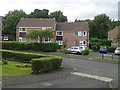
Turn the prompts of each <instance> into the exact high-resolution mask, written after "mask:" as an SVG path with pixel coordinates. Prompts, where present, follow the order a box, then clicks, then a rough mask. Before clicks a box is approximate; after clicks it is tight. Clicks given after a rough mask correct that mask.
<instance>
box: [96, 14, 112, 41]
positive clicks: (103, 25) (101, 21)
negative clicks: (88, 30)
mask: <svg viewBox="0 0 120 90" xmlns="http://www.w3.org/2000/svg"><path fill="white" fill-rule="evenodd" d="M109 22H110V19H109V17H108V16H107V15H106V14H100V15H97V16H95V18H94V23H95V24H96V32H98V38H99V39H104V38H107V32H108V31H109Z"/></svg>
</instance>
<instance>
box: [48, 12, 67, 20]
mask: <svg viewBox="0 0 120 90" xmlns="http://www.w3.org/2000/svg"><path fill="white" fill-rule="evenodd" d="M50 18H55V19H56V21H57V22H65V21H67V16H64V15H63V12H61V11H55V12H52V13H50Z"/></svg>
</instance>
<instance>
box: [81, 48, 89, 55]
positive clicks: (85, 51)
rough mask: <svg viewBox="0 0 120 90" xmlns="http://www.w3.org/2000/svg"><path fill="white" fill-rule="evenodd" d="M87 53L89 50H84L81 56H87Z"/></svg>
mask: <svg viewBox="0 0 120 90" xmlns="http://www.w3.org/2000/svg"><path fill="white" fill-rule="evenodd" d="M89 53H90V50H89V49H86V50H83V51H82V55H89Z"/></svg>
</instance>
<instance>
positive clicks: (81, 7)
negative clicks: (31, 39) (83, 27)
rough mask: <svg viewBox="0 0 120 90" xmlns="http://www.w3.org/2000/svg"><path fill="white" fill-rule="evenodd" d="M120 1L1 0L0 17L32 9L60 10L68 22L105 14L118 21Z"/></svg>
mask: <svg viewBox="0 0 120 90" xmlns="http://www.w3.org/2000/svg"><path fill="white" fill-rule="evenodd" d="M119 1H120V0H1V1H0V16H5V14H7V13H8V12H9V11H11V10H12V11H13V10H15V9H19V10H20V9H22V10H23V11H24V12H26V13H27V14H29V13H30V12H33V11H34V9H48V10H49V12H54V11H57V10H61V11H62V12H63V14H64V15H65V16H67V18H68V21H74V20H75V19H76V18H77V19H82V20H84V19H93V18H94V16H96V15H98V14H101V13H106V14H107V15H108V16H109V17H110V18H111V19H118V2H119Z"/></svg>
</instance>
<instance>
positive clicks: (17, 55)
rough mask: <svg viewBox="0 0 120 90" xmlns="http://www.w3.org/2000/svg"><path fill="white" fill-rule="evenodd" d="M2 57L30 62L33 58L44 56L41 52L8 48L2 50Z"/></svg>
mask: <svg viewBox="0 0 120 90" xmlns="http://www.w3.org/2000/svg"><path fill="white" fill-rule="evenodd" d="M1 52H2V58H3V59H13V60H15V61H21V62H30V61H31V60H32V59H33V58H41V57H45V55H42V54H34V53H26V52H15V51H10V50H2V51H1Z"/></svg>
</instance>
